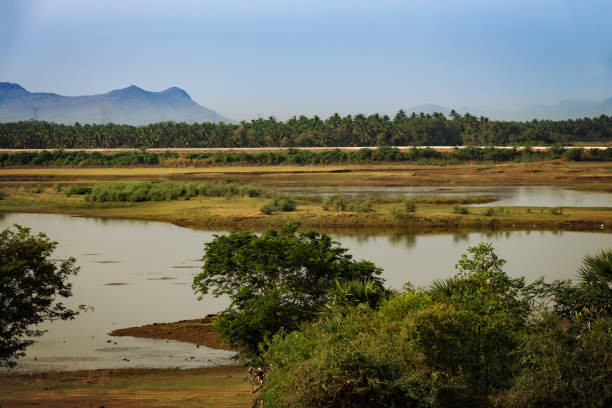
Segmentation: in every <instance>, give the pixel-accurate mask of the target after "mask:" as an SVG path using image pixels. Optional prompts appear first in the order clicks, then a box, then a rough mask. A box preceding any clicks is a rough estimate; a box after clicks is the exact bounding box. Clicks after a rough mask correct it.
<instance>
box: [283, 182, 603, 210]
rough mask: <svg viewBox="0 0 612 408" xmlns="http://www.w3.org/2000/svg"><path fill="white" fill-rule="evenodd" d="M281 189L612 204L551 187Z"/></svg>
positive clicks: (599, 196)
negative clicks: (485, 196)
mask: <svg viewBox="0 0 612 408" xmlns="http://www.w3.org/2000/svg"><path fill="white" fill-rule="evenodd" d="M277 189H278V190H279V191H286V192H293V193H298V194H303V195H315V196H328V195H330V194H340V195H344V196H347V197H366V196H369V197H377V196H378V197H407V198H409V197H436V196H439V197H453V196H454V197H457V196H482V195H487V196H492V197H494V198H496V199H497V201H495V202H492V203H487V204H481V205H485V206H533V207H557V206H561V207H612V194H610V193H605V192H598V191H574V190H565V189H562V188H559V187H552V186H510V187H507V186H425V187H423V186H417V187H363V186H327V187H325V186H319V187H310V186H298V187H277Z"/></svg>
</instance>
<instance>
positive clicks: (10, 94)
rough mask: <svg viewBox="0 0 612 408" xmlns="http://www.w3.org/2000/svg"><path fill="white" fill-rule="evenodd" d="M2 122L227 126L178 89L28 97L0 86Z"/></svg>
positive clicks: (6, 85) (15, 88)
mask: <svg viewBox="0 0 612 408" xmlns="http://www.w3.org/2000/svg"><path fill="white" fill-rule="evenodd" d="M0 118H2V121H11V122H13V121H19V120H28V119H31V118H35V119H38V120H44V121H50V122H56V123H67V124H72V123H74V122H79V123H109V122H112V123H121V124H130V125H146V124H149V123H156V122H160V121H162V122H163V121H174V122H186V123H194V122H217V121H224V122H227V123H231V122H232V120H230V119H228V118H226V117H224V116H222V115H219V114H218V113H217V112H214V111H212V110H210V109H208V108H205V107H203V106H201V105H199V104H198V103H196V102H195V101H193V100H192V99H191V97H190V96H189V94H188V93H187V92H185V91H184V90H183V89H181V88H177V87H171V88H168V89H166V90H165V91H162V92H151V91H147V90H145V89H142V88H140V87H138V86H136V85H130V86H128V87H126V88H121V89H115V90H113V91H110V92H108V93H105V94H97V95H85V96H62V95H58V94H50V93H40V92H35V93H30V92H28V91H26V90H25V89H23V88H22V87H21V86H19V85H17V84H12V83H8V82H0Z"/></svg>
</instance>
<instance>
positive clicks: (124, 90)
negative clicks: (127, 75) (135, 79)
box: [108, 85, 149, 96]
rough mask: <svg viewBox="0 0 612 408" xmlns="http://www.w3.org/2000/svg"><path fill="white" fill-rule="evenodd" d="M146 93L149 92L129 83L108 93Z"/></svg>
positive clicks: (121, 94) (123, 94)
mask: <svg viewBox="0 0 612 408" xmlns="http://www.w3.org/2000/svg"><path fill="white" fill-rule="evenodd" d="M148 93H149V92H147V91H145V90H144V89H142V88H140V87H138V86H136V85H130V86H128V87H126V88H121V89H113V90H112V91H110V92H109V93H108V94H109V95H114V96H116V95H120V96H125V95H143V94H148Z"/></svg>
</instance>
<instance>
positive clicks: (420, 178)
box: [0, 160, 612, 191]
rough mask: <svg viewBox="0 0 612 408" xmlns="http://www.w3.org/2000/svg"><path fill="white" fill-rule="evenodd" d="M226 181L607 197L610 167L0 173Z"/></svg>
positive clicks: (7, 172) (7, 178)
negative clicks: (555, 191) (497, 188)
mask: <svg viewBox="0 0 612 408" xmlns="http://www.w3.org/2000/svg"><path fill="white" fill-rule="evenodd" d="M118 179H127V180H129V179H138V180H160V179H162V180H181V181H211V180H213V181H214V180H217V181H218V180H226V181H236V182H241V183H251V184H261V185H265V186H299V185H305V186H325V185H334V186H340V185H344V186H350V185H354V186H424V185H448V186H453V185H457V186H459V185H485V186H486V185H507V186H512V185H556V186H564V187H570V188H576V189H593V190H603V191H612V163H607V162H564V161H560V160H551V161H544V162H528V163H514V162H513V163H502V164H491V165H485V164H478V165H453V166H417V165H411V164H404V163H388V164H369V165H328V166H327V165H326V166H311V165H308V166H295V165H279V166H215V167H190V168H185V167H176V168H174V167H134V168H3V169H0V182H1V183H3V184H7V183H12V182H13V183H14V182H27V181H29V182H38V183H55V182H62V181H67V182H92V181H97V180H118Z"/></svg>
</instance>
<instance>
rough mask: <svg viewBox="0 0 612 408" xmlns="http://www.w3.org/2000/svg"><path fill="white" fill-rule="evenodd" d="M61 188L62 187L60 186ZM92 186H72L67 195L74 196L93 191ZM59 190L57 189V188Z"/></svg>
mask: <svg viewBox="0 0 612 408" xmlns="http://www.w3.org/2000/svg"><path fill="white" fill-rule="evenodd" d="M60 190H61V187H60ZM91 190H92V188H91V187H86V186H71V187H70V188H69V189H68V190H67V191H66V195H67V196H68V197H70V196H73V195H86V194H89V193H91ZM56 191H57V189H56Z"/></svg>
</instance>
